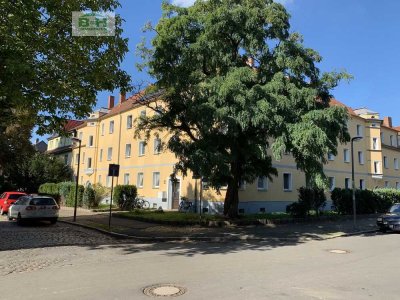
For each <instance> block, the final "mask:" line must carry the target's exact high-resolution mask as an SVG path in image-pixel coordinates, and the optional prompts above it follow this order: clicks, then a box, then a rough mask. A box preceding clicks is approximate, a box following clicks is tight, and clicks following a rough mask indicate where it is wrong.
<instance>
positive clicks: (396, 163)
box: [394, 158, 399, 170]
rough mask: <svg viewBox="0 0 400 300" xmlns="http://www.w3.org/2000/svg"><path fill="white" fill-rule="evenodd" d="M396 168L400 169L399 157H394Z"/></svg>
mask: <svg viewBox="0 0 400 300" xmlns="http://www.w3.org/2000/svg"><path fill="white" fill-rule="evenodd" d="M394 169H395V170H398V169H399V159H397V158H395V159H394Z"/></svg>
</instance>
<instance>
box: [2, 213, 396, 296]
mask: <svg viewBox="0 0 400 300" xmlns="http://www.w3.org/2000/svg"><path fill="white" fill-rule="evenodd" d="M0 219H1V221H0V243H1V248H0V249H2V251H1V252H0V288H1V293H0V299H41V300H42V299H139V300H140V299H151V297H149V296H146V295H144V294H143V288H145V287H146V286H149V285H152V284H158V283H173V284H177V285H180V286H183V287H185V288H186V289H187V291H186V293H185V294H184V295H182V296H179V297H174V298H173V299H352V300H353V299H399V298H400V290H399V288H398V274H399V272H398V262H399V258H398V257H399V254H398V246H399V241H400V235H398V234H387V235H383V234H371V235H365V236H353V237H345V238H335V239H330V240H325V241H308V242H305V243H301V244H298V243H290V242H288V241H287V240H286V241H283V242H277V241H276V242H273V241H271V242H265V243H241V242H232V243H204V242H202V243H201V242H200V243H193V242H190V243H188V242H187V243H160V244H136V243H133V242H131V243H127V242H126V241H122V242H121V241H116V240H114V239H111V238H109V237H107V236H104V235H102V234H100V233H97V232H92V231H90V230H86V229H80V228H77V227H74V226H70V225H65V224H61V223H58V224H57V225H55V226H49V225H34V226H25V227H18V226H16V224H15V223H9V222H4V221H5V219H4V218H1V217H0ZM36 239H38V240H36ZM35 240H36V241H35ZM6 249H9V250H6ZM335 249H336V250H346V251H348V253H346V254H336V253H331V252H330V250H335ZM164 299H168V297H164ZM171 299H172V298H171Z"/></svg>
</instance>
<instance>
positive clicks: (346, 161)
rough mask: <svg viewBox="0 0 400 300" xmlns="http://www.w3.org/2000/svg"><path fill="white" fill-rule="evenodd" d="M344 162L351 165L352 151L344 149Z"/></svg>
mask: <svg viewBox="0 0 400 300" xmlns="http://www.w3.org/2000/svg"><path fill="white" fill-rule="evenodd" d="M343 161H344V162H345V163H349V162H350V151H349V149H347V148H345V149H343Z"/></svg>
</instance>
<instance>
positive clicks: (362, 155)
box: [358, 151, 364, 165]
mask: <svg viewBox="0 0 400 300" xmlns="http://www.w3.org/2000/svg"><path fill="white" fill-rule="evenodd" d="M358 163H359V164H360V165H363V164H364V152H362V151H358Z"/></svg>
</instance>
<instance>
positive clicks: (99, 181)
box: [97, 175, 101, 184]
mask: <svg viewBox="0 0 400 300" xmlns="http://www.w3.org/2000/svg"><path fill="white" fill-rule="evenodd" d="M97 183H99V184H101V175H99V179H98V180H97Z"/></svg>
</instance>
